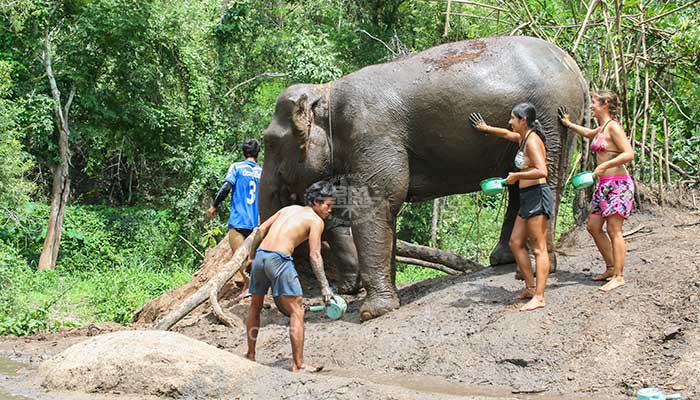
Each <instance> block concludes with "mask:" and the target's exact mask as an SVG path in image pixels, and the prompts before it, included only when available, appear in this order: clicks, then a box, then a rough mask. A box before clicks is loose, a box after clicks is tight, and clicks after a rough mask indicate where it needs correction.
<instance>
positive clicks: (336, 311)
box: [309, 296, 348, 319]
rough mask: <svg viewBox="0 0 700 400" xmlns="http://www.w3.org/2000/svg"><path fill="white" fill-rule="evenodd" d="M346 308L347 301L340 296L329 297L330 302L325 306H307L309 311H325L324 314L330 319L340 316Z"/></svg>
mask: <svg viewBox="0 0 700 400" xmlns="http://www.w3.org/2000/svg"><path fill="white" fill-rule="evenodd" d="M347 309H348V303H346V302H345V299H343V298H342V297H340V296H333V297H331V302H330V304H328V305H327V306H324V305H318V306H311V307H309V311H325V312H326V316H327V317H328V318H330V319H340V318H342V317H343V315H345V311H346V310H347Z"/></svg>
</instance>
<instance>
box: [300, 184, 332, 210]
mask: <svg viewBox="0 0 700 400" xmlns="http://www.w3.org/2000/svg"><path fill="white" fill-rule="evenodd" d="M304 197H305V198H306V205H308V206H312V205H313V204H314V201H315V200H318V201H321V202H322V201H324V200H326V199H327V198H335V187H334V186H333V184H332V183H330V182H328V181H318V182H316V183H314V184H312V185H311V186H309V188H308V189H306V194H305V195H304Z"/></svg>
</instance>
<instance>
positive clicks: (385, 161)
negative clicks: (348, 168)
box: [352, 146, 409, 321]
mask: <svg viewBox="0 0 700 400" xmlns="http://www.w3.org/2000/svg"><path fill="white" fill-rule="evenodd" d="M375 149H377V150H379V151H380V152H381V154H375V156H376V157H375V158H373V159H372V160H371V161H369V160H368V161H365V162H366V164H363V162H362V160H360V161H359V162H358V163H357V164H355V165H360V167H359V168H355V170H354V171H353V172H354V173H353V183H352V185H353V187H352V190H353V216H352V235H353V238H354V240H355V247H356V248H357V255H358V261H359V265H360V277H361V279H362V284H363V286H364V288H365V290H367V297H366V298H365V301H364V303H363V304H362V307H361V309H360V318H361V319H362V320H363V321H366V320H369V319H372V318H376V317H379V316H381V315H383V314H386V313H387V312H389V311H391V310H394V309H396V308H398V307H399V305H400V302H399V296H398V294H397V292H396V286H395V285H394V277H395V269H396V262H395V260H394V255H395V235H396V215H397V213H398V211H399V209H400V207H401V205H402V204H403V202H404V200H405V199H406V193H407V191H408V182H409V177H408V162H407V161H406V155H405V153H403V152H401V151H390V150H388V148H387V146H377V147H375ZM365 166H366V167H365Z"/></svg>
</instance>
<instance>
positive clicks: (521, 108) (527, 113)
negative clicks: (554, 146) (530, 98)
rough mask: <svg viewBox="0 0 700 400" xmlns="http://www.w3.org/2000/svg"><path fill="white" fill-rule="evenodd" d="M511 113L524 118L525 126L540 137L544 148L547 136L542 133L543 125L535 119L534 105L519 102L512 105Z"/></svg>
mask: <svg viewBox="0 0 700 400" xmlns="http://www.w3.org/2000/svg"><path fill="white" fill-rule="evenodd" d="M513 115H515V116H516V117H518V118H520V119H522V118H525V119H526V121H527V127H528V128H530V129H532V130H533V131H535V133H536V134H537V136H539V137H540V139H542V143H544V148H545V150H546V149H547V137H546V136H545V135H544V127H542V124H541V123H540V121H539V120H538V119H537V112H536V110H535V106H533V105H532V104H531V103H520V104H518V105H516V106H515V107H513Z"/></svg>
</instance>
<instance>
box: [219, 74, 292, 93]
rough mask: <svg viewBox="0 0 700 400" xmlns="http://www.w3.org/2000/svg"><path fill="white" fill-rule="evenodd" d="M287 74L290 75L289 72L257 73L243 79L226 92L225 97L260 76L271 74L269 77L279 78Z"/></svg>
mask: <svg viewBox="0 0 700 400" xmlns="http://www.w3.org/2000/svg"><path fill="white" fill-rule="evenodd" d="M287 75H288V74H287V73H286V72H263V73H262V74H258V75H255V76H254V77H252V78H250V79H246V80H245V81H243V82H241V83H239V84H237V85H236V86H234V87H232V88H231V89H229V91H228V92H226V94H225V95H224V97H228V96H230V95H231V93H233V92H234V91H235V90H236V89H238V88H239V87H241V86H243V85H246V84H248V83H250V82H252V81H254V80H256V79H258V78H262V77H266V76H269V77H272V78H278V77H281V76H287Z"/></svg>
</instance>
